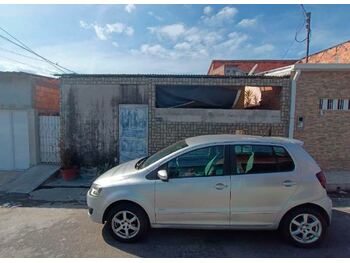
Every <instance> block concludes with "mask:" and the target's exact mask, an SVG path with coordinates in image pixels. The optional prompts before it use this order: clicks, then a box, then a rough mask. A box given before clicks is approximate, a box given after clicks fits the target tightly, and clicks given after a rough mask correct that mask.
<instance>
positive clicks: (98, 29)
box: [79, 20, 134, 40]
mask: <svg viewBox="0 0 350 263" xmlns="http://www.w3.org/2000/svg"><path fill="white" fill-rule="evenodd" d="M79 24H80V27H81V28H84V29H86V30H89V29H93V30H94V31H95V34H96V36H97V38H98V39H100V40H107V39H108V38H109V37H110V35H112V34H114V33H116V34H125V35H127V36H132V35H133V34H134V29H133V28H132V27H131V26H128V25H126V24H124V23H113V24H105V25H99V24H97V23H93V24H88V23H86V22H85V21H83V20H80V21H79Z"/></svg>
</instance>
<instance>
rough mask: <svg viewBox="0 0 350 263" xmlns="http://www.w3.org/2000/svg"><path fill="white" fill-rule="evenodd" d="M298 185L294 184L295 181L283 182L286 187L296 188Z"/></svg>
mask: <svg viewBox="0 0 350 263" xmlns="http://www.w3.org/2000/svg"><path fill="white" fill-rule="evenodd" d="M296 184H297V183H296V182H293V181H290V180H286V181H284V182H283V185H284V186H285V187H291V186H294V185H296Z"/></svg>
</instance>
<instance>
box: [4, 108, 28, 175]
mask: <svg viewBox="0 0 350 263" xmlns="http://www.w3.org/2000/svg"><path fill="white" fill-rule="evenodd" d="M28 137H29V136H28V114H27V112H26V111H8V110H0V170H22V169H27V168H29V138H28Z"/></svg>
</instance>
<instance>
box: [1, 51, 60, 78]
mask: <svg viewBox="0 0 350 263" xmlns="http://www.w3.org/2000/svg"><path fill="white" fill-rule="evenodd" d="M0 58H3V59H7V60H9V61H12V62H16V63H18V64H22V65H25V66H28V67H32V68H36V69H39V70H44V71H45V70H46V71H49V72H51V73H53V74H57V72H55V71H52V70H49V69H43V68H40V67H37V66H34V65H31V64H29V63H25V62H22V61H18V60H16V59H13V58H9V57H5V56H2V55H0Z"/></svg>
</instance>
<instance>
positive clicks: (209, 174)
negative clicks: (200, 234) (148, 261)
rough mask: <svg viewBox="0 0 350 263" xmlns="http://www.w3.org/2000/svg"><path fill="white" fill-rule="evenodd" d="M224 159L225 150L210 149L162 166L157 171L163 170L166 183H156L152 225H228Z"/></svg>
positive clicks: (187, 153)
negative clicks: (165, 174) (154, 221)
mask: <svg viewBox="0 0 350 263" xmlns="http://www.w3.org/2000/svg"><path fill="white" fill-rule="evenodd" d="M227 151H228V147H227ZM225 155H226V154H225V146H222V145H221V146H220V145H219V146H218V145H217V146H210V147H204V148H200V149H196V150H192V151H189V152H186V153H184V154H181V155H180V156H177V157H175V158H174V159H172V160H170V161H169V162H168V163H166V164H165V165H163V167H162V168H160V169H166V170H167V174H168V177H169V180H168V181H161V180H156V184H155V213H156V222H157V223H158V224H170V225H171V224H175V225H194V224H202V225H229V210H230V205H229V204H230V176H229V175H228V170H227V168H226V165H225Z"/></svg>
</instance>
